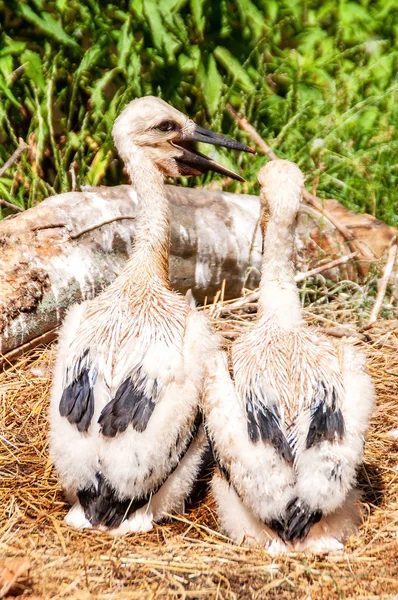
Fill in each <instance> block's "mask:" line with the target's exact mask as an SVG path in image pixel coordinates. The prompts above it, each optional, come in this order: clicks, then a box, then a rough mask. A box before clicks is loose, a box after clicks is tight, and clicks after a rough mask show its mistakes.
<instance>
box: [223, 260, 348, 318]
mask: <svg viewBox="0 0 398 600" xmlns="http://www.w3.org/2000/svg"><path fill="white" fill-rule="evenodd" d="M357 254H358V253H357V252H351V254H346V255H345V256H341V257H340V258H336V259H335V260H332V261H330V262H328V263H324V264H323V265H319V267H315V268H314V269H310V270H309V271H306V272H305V273H298V274H297V275H296V276H295V278H294V280H295V282H296V283H298V282H300V281H304V280H305V279H308V278H309V277H312V276H313V275H317V274H318V273H322V272H323V271H327V270H328V269H332V268H333V267H337V265H342V264H344V263H346V262H348V261H349V260H351V259H352V258H355V256H357ZM259 295H260V292H259V290H255V291H254V292H251V293H250V294H248V295H247V296H245V297H244V298H239V299H238V300H235V301H234V302H232V303H231V304H225V305H224V306H222V307H221V308H220V314H222V313H224V312H229V311H230V310H236V309H237V308H241V307H242V306H246V304H249V303H251V302H256V300H258V298H259Z"/></svg>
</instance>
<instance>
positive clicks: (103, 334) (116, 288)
mask: <svg viewBox="0 0 398 600" xmlns="http://www.w3.org/2000/svg"><path fill="white" fill-rule="evenodd" d="M113 137H114V141H115V145H116V148H117V149H118V151H119V154H120V156H121V157H122V158H123V160H124V161H125V164H126V167H127V170H128V172H129V174H130V176H131V179H132V181H133V183H134V186H135V189H136V192H137V199H138V205H139V213H138V215H137V227H136V236H135V240H134V247H133V252H132V255H131V258H130V260H129V261H128V262H127V264H126V266H125V268H124V270H123V271H122V273H121V274H120V275H119V277H118V278H117V279H116V280H115V281H114V282H113V283H112V284H111V285H110V286H109V287H108V288H107V289H106V290H105V291H104V292H103V293H102V294H101V295H100V296H98V297H97V298H96V299H94V300H92V301H89V302H83V303H82V304H80V305H78V306H74V307H72V309H71V310H70V311H69V313H68V315H67V317H66V320H65V322H64V325H63V327H62V329H61V333H60V337H59V345H58V354H57V360H56V367H55V375H54V382H53V387H52V392H51V410H50V453H51V456H52V458H53V461H54V464H55V467H56V470H57V472H58V475H59V478H60V481H61V484H62V486H63V488H64V490H65V492H66V494H67V497H68V499H69V500H70V501H71V502H73V503H74V504H73V507H72V508H71V510H70V511H69V513H68V515H67V517H66V521H67V522H68V523H69V525H71V526H72V527H75V528H86V527H102V528H106V529H108V530H111V531H112V533H115V534H123V533H126V532H128V531H146V530H149V529H151V528H152V521H158V520H160V519H161V518H162V516H163V515H164V513H168V512H170V511H172V510H174V509H179V508H180V507H181V505H182V503H183V501H184V499H185V498H186V496H187V495H188V494H189V492H190V489H191V486H192V484H193V482H194V480H195V477H196V474H197V471H198V469H199V467H200V462H201V457H202V453H203V451H204V450H205V447H206V441H205V435H204V431H203V427H200V422H201V415H200V412H199V400H200V396H201V392H202V385H203V377H204V373H205V365H206V361H207V360H208V359H209V358H210V356H211V353H212V352H213V351H214V349H215V347H216V345H217V341H216V338H215V337H213V334H212V333H211V331H210V328H209V325H208V322H207V320H206V318H205V317H204V316H203V315H201V314H198V313H197V312H196V311H194V310H192V309H191V308H190V306H189V304H188V302H187V300H186V299H185V298H184V297H182V296H181V295H179V294H177V293H175V292H174V291H172V290H171V288H170V283H169V277H168V264H169V246H170V239H169V237H170V232H169V228H170V227H169V220H170V214H169V205H168V200H167V197H166V193H165V188H164V183H163V179H164V176H165V175H169V176H172V177H177V176H180V175H200V174H202V173H204V172H206V171H208V170H213V171H217V172H219V173H222V174H224V175H228V176H230V177H233V178H235V179H239V180H241V178H240V177H239V176H238V175H236V174H235V173H233V172H231V171H229V170H228V169H226V168H224V167H223V166H221V165H219V164H217V163H216V162H214V161H212V160H210V159H209V158H207V157H206V156H204V155H203V154H200V153H199V152H197V151H196V150H195V147H194V143H195V142H198V141H200V142H204V143H208V144H214V145H219V146H226V147H228V148H235V149H237V150H245V151H251V150H250V149H249V148H248V147H247V146H245V145H243V144H240V143H238V142H235V141H233V140H230V139H229V138H226V137H224V136H222V135H218V134H215V133H212V132H210V131H207V130H206V129H203V128H202V127H199V126H197V125H195V123H194V122H193V121H191V120H190V119H189V118H188V117H186V116H185V115H183V114H182V113H180V112H179V111H178V110H175V109H174V108H172V107H171V106H169V105H168V104H166V103H165V102H163V101H162V100H160V99H159V98H154V97H150V96H149V97H145V98H140V99H137V100H134V101H133V102H131V103H130V104H129V105H128V106H127V107H126V108H125V110H124V111H123V112H122V114H121V115H120V116H119V117H118V118H117V119H116V121H115V124H114V128H113Z"/></svg>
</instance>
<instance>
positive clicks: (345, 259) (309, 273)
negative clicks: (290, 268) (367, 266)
mask: <svg viewBox="0 0 398 600" xmlns="http://www.w3.org/2000/svg"><path fill="white" fill-rule="evenodd" d="M357 254H358V252H351V254H346V255H345V256H341V257H340V258H336V259H335V260H331V261H330V262H329V263H325V264H323V265H320V266H319V267H315V268H314V269H311V270H310V271H306V272H305V273H298V275H296V276H295V278H294V280H295V282H296V283H298V282H300V281H304V280H305V279H308V277H312V276H313V275H317V274H318V273H322V272H323V271H326V270H328V269H333V267H337V265H342V264H344V263H346V262H348V261H349V260H351V259H352V258H355V257H356V256H357Z"/></svg>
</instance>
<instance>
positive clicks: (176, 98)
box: [0, 0, 398, 226]
mask: <svg viewBox="0 0 398 600" xmlns="http://www.w3.org/2000/svg"><path fill="white" fill-rule="evenodd" d="M0 22H1V23H2V25H3V26H2V28H1V33H0V164H2V163H3V162H4V161H5V160H6V159H7V157H9V155H10V154H11V153H12V152H13V150H14V149H15V147H16V146H17V144H18V137H22V138H24V139H25V140H26V141H27V142H28V143H30V145H31V146H32V148H33V150H32V152H30V153H29V154H26V153H25V154H24V156H23V158H22V160H21V161H20V163H19V164H17V165H15V166H14V167H13V168H12V169H10V170H9V171H7V173H5V175H4V176H3V177H2V178H0V197H3V198H4V199H6V200H8V201H9V202H12V203H14V204H17V205H19V206H21V207H29V206H31V205H33V204H35V203H37V202H38V201H40V200H41V199H42V198H44V197H46V196H48V195H49V194H51V193H54V192H63V191H68V190H69V189H71V182H72V177H71V173H70V170H71V167H73V169H74V171H75V172H76V177H77V184H78V185H83V184H99V183H104V184H108V185H112V184H117V183H120V182H121V181H122V179H123V174H122V169H121V165H120V161H118V160H117V159H116V153H115V150H114V148H113V144H112V139H111V134H110V132H111V128H112V123H113V120H114V118H115V116H116V115H117V114H118V112H119V111H120V110H121V108H122V107H123V106H124V105H125V104H126V103H127V102H128V101H130V100H131V99H133V98H135V97H137V96H142V95H146V94H155V95H159V96H161V97H162V98H164V99H165V100H167V101H169V102H170V103H171V104H173V105H174V106H175V107H176V108H179V109H180V110H182V111H184V112H186V113H188V114H189V115H190V116H192V117H193V118H194V119H195V120H197V121H198V122H200V123H202V124H207V125H208V126H210V127H212V128H214V129H215V130H219V131H223V132H224V133H226V134H229V135H232V136H235V137H241V136H242V135H243V134H241V133H240V132H238V131H237V127H236V124H235V123H234V122H233V121H232V120H231V119H230V117H229V116H228V113H227V110H226V104H228V103H230V104H232V105H233V106H234V107H235V108H236V109H238V110H239V111H240V112H241V113H242V114H244V115H245V116H246V117H247V118H248V119H249V120H250V121H251V122H252V124H253V125H254V126H255V127H256V128H257V130H258V131H259V133H260V134H261V136H262V137H263V138H264V139H265V140H266V141H267V142H268V143H269V144H270V146H271V147H272V148H273V149H274V150H275V152H276V153H277V154H278V155H279V156H280V157H284V158H288V159H290V160H293V161H295V162H297V163H298V164H299V165H300V167H301V168H302V169H303V170H304V171H305V172H306V174H307V182H308V184H309V185H310V186H311V184H313V183H314V182H315V183H316V185H317V191H318V194H319V195H320V196H324V197H336V198H338V199H339V200H341V201H342V202H343V203H344V204H345V205H346V206H348V207H349V208H351V209H354V210H366V211H368V212H371V213H373V214H376V215H377V216H378V217H380V218H382V219H384V220H386V221H387V222H389V223H391V224H393V225H396V226H398V216H397V199H396V196H395V195H394V189H396V187H397V179H398V173H397V161H396V155H397V149H398V135H397V124H398V120H397V115H398V103H397V87H398V86H397V81H396V74H397V66H398V50H397V48H398V46H397V38H398V5H397V3H396V2H395V0H372V1H371V0H361V1H357V2H354V1H347V0H330V1H327V0H326V1H325V0H312V1H311V0H218V1H217V2H215V1H213V0H159V1H157V0H130V1H127V0H124V1H123V0H122V1H120V2H115V1H114V2H101V1H100V0H97V1H96V0H47V1H45V0H15V1H12V0H6V1H4V0H0ZM207 150H208V149H207ZM211 152H212V156H215V157H216V158H218V159H220V156H217V154H216V150H211ZM234 159H236V161H237V162H236V163H235V167H238V168H239V169H240V171H241V173H242V174H243V175H244V176H245V177H246V179H247V181H248V183H246V184H243V187H242V184H236V183H233V184H230V186H229V189H232V190H237V191H249V192H251V191H255V190H256V188H255V186H256V174H257V171H258V169H259V168H260V166H261V165H262V164H263V163H264V162H265V158H264V157H262V156H257V157H255V158H253V157H252V156H239V157H232V158H231V157H229V156H227V155H226V154H223V155H222V157H221V160H222V161H223V162H224V163H225V164H227V165H228V166H234ZM203 181H204V182H207V181H208V178H204V180H203ZM203 181H202V183H203ZM183 183H184V184H185V185H187V184H188V183H187V182H183ZM0 210H1V209H0ZM2 210H3V213H2V214H3V215H4V214H7V211H6V210H5V209H4V208H3V209H2Z"/></svg>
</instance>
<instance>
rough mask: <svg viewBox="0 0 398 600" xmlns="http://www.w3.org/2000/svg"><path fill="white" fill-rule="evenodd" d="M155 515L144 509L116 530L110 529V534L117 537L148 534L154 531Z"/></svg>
mask: <svg viewBox="0 0 398 600" xmlns="http://www.w3.org/2000/svg"><path fill="white" fill-rule="evenodd" d="M152 519H153V514H152V512H150V511H147V510H146V508H145V507H144V508H143V509H140V510H137V511H136V512H135V513H134V514H133V516H132V517H130V518H129V519H126V520H125V521H123V522H122V523H121V524H120V525H119V527H117V528H116V529H109V530H108V533H110V534H111V535H113V536H115V537H120V536H122V535H126V533H146V532H147V531H151V529H153V524H152Z"/></svg>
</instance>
